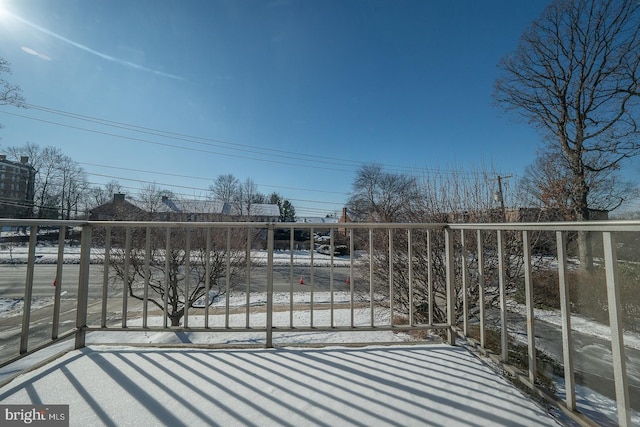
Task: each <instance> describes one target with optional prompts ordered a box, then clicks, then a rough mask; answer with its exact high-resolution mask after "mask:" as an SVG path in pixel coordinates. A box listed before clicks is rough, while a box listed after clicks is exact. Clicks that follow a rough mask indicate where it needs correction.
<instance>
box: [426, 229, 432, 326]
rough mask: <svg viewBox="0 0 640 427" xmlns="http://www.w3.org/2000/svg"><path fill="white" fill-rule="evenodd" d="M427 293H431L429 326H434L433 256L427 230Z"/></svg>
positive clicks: (429, 231) (429, 235)
mask: <svg viewBox="0 0 640 427" xmlns="http://www.w3.org/2000/svg"><path fill="white" fill-rule="evenodd" d="M427 280H428V281H429V283H428V284H427V292H428V293H429V296H428V302H429V319H428V321H429V323H428V324H429V325H433V260H432V256H431V230H427Z"/></svg>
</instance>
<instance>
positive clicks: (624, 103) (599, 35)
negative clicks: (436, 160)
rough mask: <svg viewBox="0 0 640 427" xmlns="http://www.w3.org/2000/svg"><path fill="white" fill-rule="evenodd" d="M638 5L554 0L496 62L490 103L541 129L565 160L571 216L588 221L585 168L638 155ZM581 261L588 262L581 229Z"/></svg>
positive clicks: (604, 167) (606, 166) (623, 0)
mask: <svg viewBox="0 0 640 427" xmlns="http://www.w3.org/2000/svg"><path fill="white" fill-rule="evenodd" d="M639 28H640V2H637V1H627V0H575V1H567V0H556V1H554V2H553V3H551V4H550V5H549V6H548V7H547V9H546V10H545V11H544V13H543V14H542V16H541V17H540V18H539V19H538V20H537V21H535V22H534V23H533V24H532V25H531V26H530V27H529V29H528V30H527V31H525V33H524V34H523V35H522V37H521V40H520V44H519V46H518V48H517V49H516V51H515V52H513V53H512V54H510V55H509V56H507V57H506V58H504V59H503V60H502V61H501V63H500V68H501V70H502V76H501V77H500V78H499V79H498V80H497V81H496V85H495V89H496V90H495V100H496V102H497V104H498V105H500V106H501V107H503V108H505V109H506V110H513V111H515V112H517V113H518V114H519V115H521V116H522V117H523V118H524V119H526V120H527V121H529V122H530V123H531V124H533V125H535V126H537V127H538V128H540V129H541V131H542V133H543V134H544V136H545V137H546V140H547V142H548V143H549V144H550V146H553V147H558V148H559V149H560V150H561V151H562V153H563V155H564V157H565V158H566V160H567V162H568V170H569V175H568V177H569V178H570V181H569V182H568V185H569V187H568V188H569V190H570V194H569V198H570V204H571V208H572V210H573V211H574V213H575V217H576V219H577V220H588V219H589V207H590V206H589V194H590V191H591V188H590V187H589V183H588V174H589V173H598V172H603V171H608V170H612V169H614V170H615V169H616V168H618V167H620V165H621V162H622V161H623V160H624V159H627V158H629V157H633V156H636V155H638V154H640V139H639V138H638V135H639V134H640V129H638V124H637V116H638V100H639V95H640V89H639V86H638V82H639V80H640V55H638V52H639V51H640V31H639ZM579 251H580V259H581V264H582V265H583V266H586V267H587V268H588V267H589V266H590V265H591V262H592V261H591V259H590V257H589V253H588V244H587V237H586V233H581V235H580V236H579Z"/></svg>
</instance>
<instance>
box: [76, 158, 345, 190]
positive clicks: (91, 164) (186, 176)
mask: <svg viewBox="0 0 640 427" xmlns="http://www.w3.org/2000/svg"><path fill="white" fill-rule="evenodd" d="M78 164H79V165H87V166H96V167H101V168H107V169H119V170H125V171H129V172H141V173H149V174H155V175H163V176H172V177H176V178H189V179H197V180H201V181H213V179H211V178H203V177H201V176H192V175H182V174H175V173H169V172H158V171H148V170H143V169H133V168H124V167H121V166H107V165H100V164H96V163H82V162H78ZM87 173H89V174H92V173H90V172H87ZM256 185H258V186H262V187H269V188H283V189H286V190H300V191H309V192H314V193H327V194H339V195H346V193H343V192H339V191H328V190H314V189H309V188H297V187H286V186H280V185H271V184H260V183H256Z"/></svg>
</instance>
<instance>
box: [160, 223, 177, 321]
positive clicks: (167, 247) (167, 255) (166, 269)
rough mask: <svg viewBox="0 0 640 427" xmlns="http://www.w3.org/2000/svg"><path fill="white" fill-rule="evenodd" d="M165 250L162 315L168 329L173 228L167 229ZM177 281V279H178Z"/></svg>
mask: <svg viewBox="0 0 640 427" xmlns="http://www.w3.org/2000/svg"><path fill="white" fill-rule="evenodd" d="M165 239H166V241H165V248H164V295H163V300H164V301H163V302H162V304H163V306H164V310H163V313H162V324H163V325H164V327H165V328H166V327H168V322H169V316H168V313H169V280H171V278H170V275H169V268H170V267H171V228H170V227H167V234H166V237H165ZM176 280H177V278H176Z"/></svg>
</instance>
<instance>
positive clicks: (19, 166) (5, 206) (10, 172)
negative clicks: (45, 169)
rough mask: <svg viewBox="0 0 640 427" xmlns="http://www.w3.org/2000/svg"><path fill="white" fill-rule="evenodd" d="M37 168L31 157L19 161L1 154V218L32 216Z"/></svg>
mask: <svg viewBox="0 0 640 427" xmlns="http://www.w3.org/2000/svg"><path fill="white" fill-rule="evenodd" d="M35 180H36V170H35V169H34V168H33V166H31V164H29V157H27V156H22V157H21V158H20V161H19V162H14V161H11V160H7V156H6V155H4V154H0V218H31V217H32V216H33V200H34V194H35Z"/></svg>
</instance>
